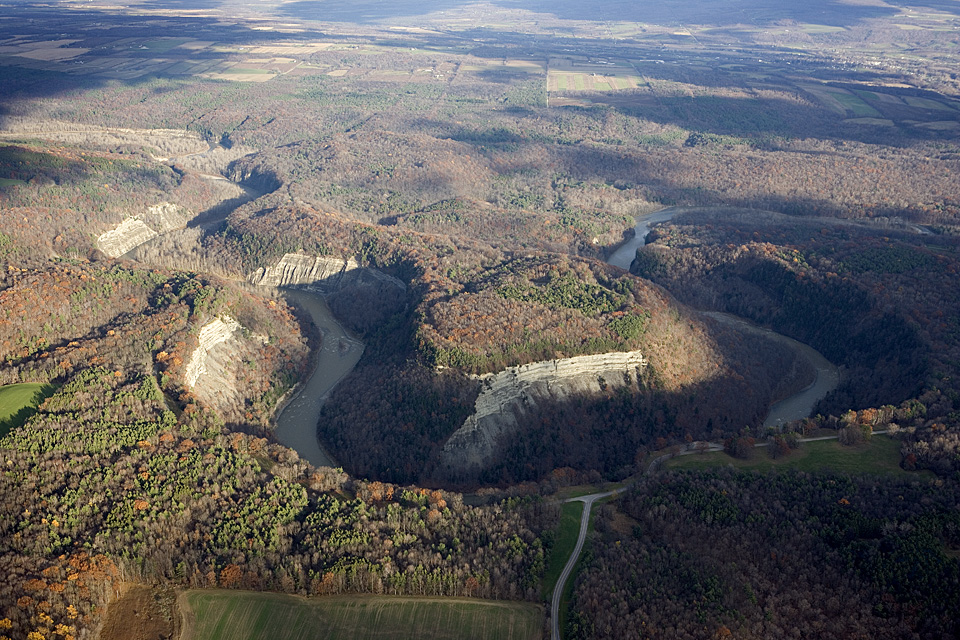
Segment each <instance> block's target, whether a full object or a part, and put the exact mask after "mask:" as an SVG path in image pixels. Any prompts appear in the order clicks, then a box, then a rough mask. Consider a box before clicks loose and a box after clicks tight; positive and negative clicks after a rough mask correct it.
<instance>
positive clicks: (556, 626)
mask: <svg viewBox="0 0 960 640" xmlns="http://www.w3.org/2000/svg"><path fill="white" fill-rule="evenodd" d="M721 449H722V447H721ZM671 455H672V454H669V453H665V454H663V455H662V456H657V457H656V458H654V459H653V460H651V461H650V464H649V465H647V471H646V475H648V476H649V475H651V474H653V473H656V472H657V471H658V470H659V469H660V465H661V464H663V461H664V460H667V459H668V458H670V456H671ZM638 481H639V478H636V479H634V480H631V481H630V482H628V483H627V484H625V485H623V486H622V487H619V488H617V489H614V490H612V491H601V492H600V493H591V494H590V495H587V496H577V497H576V498H567V499H566V500H564V502H582V503H583V514H582V515H581V516H580V535H579V536H577V545H576V546H575V547H574V548H573V553H571V554H570V559H569V560H567V564H566V565H564V567H563V571H562V572H561V573H560V578H558V579H557V584H556V586H554V587H553V597H552V598H551V599H550V638H551V640H560V598H561V597H562V596H563V585H565V584H566V583H567V578H569V577H570V572H571V571H573V567H574V565H576V564H577V558H579V557H580V552H581V551H583V543H584V541H586V539H587V528H588V527H589V526H590V513H591V511H592V509H593V503H594V502H595V501H597V500H600V499H602V498H606V497H609V496H612V495H613V494H615V493H618V492H621V491H626V490H627V489H629V488H630V487H632V486H633V485H635V484H636V483H637V482H638Z"/></svg>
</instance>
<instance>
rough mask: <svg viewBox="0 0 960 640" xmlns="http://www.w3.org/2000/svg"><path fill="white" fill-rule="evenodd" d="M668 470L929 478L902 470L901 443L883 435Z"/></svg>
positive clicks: (715, 456)
mask: <svg viewBox="0 0 960 640" xmlns="http://www.w3.org/2000/svg"><path fill="white" fill-rule="evenodd" d="M665 466H666V467H667V468H668V469H711V468H717V467H727V466H731V467H735V468H737V469H745V470H752V471H769V470H772V469H797V470H800V471H827V470H830V471H836V472H838V473H874V474H881V475H900V476H910V477H916V478H926V477H930V476H931V475H932V474H930V473H929V472H925V471H924V472H918V471H904V470H903V469H902V468H900V441H899V440H894V439H893V438H889V437H887V436H883V435H877V436H873V437H872V438H870V441H869V442H868V443H866V444H863V445H859V446H851V447H845V446H842V445H841V444H840V443H839V442H838V441H836V440H820V441H815V442H804V443H802V444H801V445H800V448H799V449H796V450H795V451H792V452H791V453H790V454H789V455H788V456H786V457H783V458H779V459H777V460H773V459H771V458H770V456H769V454H768V453H767V450H766V447H757V448H756V449H754V451H753V456H752V457H751V458H750V459H749V460H740V459H737V458H733V457H731V456H729V455H727V454H726V453H724V452H722V451H719V452H716V453H704V454H693V455H689V456H679V457H676V458H673V459H671V460H668V461H667V463H666V465H665Z"/></svg>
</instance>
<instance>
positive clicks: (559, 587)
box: [550, 430, 887, 640]
mask: <svg viewBox="0 0 960 640" xmlns="http://www.w3.org/2000/svg"><path fill="white" fill-rule="evenodd" d="M873 433H874V434H875V435H879V434H884V433H887V431H886V430H881V431H874V432H873ZM837 437H838V436H817V437H814V438H800V442H815V441H818V440H836V439H837ZM766 445H767V442H766V441H763V442H758V443H757V444H756V445H755V446H757V447H763V446H766ZM715 451H723V445H722V444H718V443H716V442H709V443H707V445H706V447H704V448H701V449H685V450H683V451H678V452H676V453H665V454H663V455H661V456H657V457H656V458H654V459H653V460H651V461H650V464H649V465H647V470H646V473H645V475H648V476H649V475H653V474H654V473H656V472H657V471H659V470H660V465H662V464H663V462H664V461H665V460H668V459H669V458H672V457H673V456H675V455H678V456H689V455H693V454H695V453H705V452H715ZM638 481H639V479H638V478H637V479H634V480H631V481H630V482H628V483H627V484H625V485H623V486H622V487H620V488H618V489H614V490H612V491H602V492H600V493H591V494H590V495H586V496H577V497H576V498H567V499H566V500H564V502H582V503H583V514H581V516H580V535H579V536H577V544H576V546H575V547H574V548H573V553H571V554H570V559H569V560H567V564H566V565H564V567H563V571H562V572H561V573H560V578H559V579H557V584H556V586H555V587H554V588H553V596H552V598H551V600H550V638H551V640H561V638H560V598H561V597H562V596H563V586H564V585H565V584H566V583H567V579H568V578H569V577H570V573H571V572H572V571H573V567H574V565H576V564H577V559H578V558H579V557H580V552H581V551H583V543H584V541H586V539H587V528H588V527H589V526H590V514H591V511H592V509H593V503H594V502H595V501H597V500H600V499H602V498H606V497H608V496H612V495H613V494H615V493H618V492H620V491H626V490H627V489H629V488H630V487H632V486H633V485H634V484H636V483H637V482H638Z"/></svg>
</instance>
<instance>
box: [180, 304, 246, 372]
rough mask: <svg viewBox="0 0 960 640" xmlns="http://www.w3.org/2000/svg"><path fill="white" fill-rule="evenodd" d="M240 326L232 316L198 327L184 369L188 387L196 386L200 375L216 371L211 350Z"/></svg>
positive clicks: (215, 319)
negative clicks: (196, 340)
mask: <svg viewBox="0 0 960 640" xmlns="http://www.w3.org/2000/svg"><path fill="white" fill-rule="evenodd" d="M239 328H240V323H239V322H237V321H236V320H234V319H233V318H229V317H224V318H214V319H213V320H211V321H210V322H208V323H207V324H205V325H203V327H201V329H200V336H199V341H200V343H199V344H198V345H197V348H196V349H195V350H194V352H193V355H191V356H190V362H188V363H187V368H186V370H185V371H184V378H185V382H186V384H187V386H188V387H191V388H194V389H195V388H196V387H197V383H198V382H199V380H200V377H201V376H203V375H204V374H206V373H208V372H210V371H214V372H215V371H217V370H218V367H215V366H210V365H214V364H216V363H215V361H214V360H215V358H214V357H213V351H214V349H215V347H217V345H220V344H222V343H224V342H226V341H227V340H229V339H230V338H232V337H233V334H234V332H235V331H236V330H237V329H239Z"/></svg>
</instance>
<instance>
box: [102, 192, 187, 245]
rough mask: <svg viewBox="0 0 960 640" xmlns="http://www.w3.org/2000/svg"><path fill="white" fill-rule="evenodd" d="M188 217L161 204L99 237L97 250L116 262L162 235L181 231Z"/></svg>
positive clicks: (168, 204)
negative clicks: (117, 259) (116, 259)
mask: <svg viewBox="0 0 960 640" xmlns="http://www.w3.org/2000/svg"><path fill="white" fill-rule="evenodd" d="M188 214H189V212H188V211H187V210H186V209H184V208H183V207H180V206H177V205H175V204H170V203H169V202H161V203H160V204H157V205H153V206H152V207H149V208H148V209H147V210H146V211H145V212H143V213H140V214H137V215H135V216H133V217H132V218H127V219H126V220H124V221H123V222H121V223H120V224H119V225H118V226H117V227H116V228H115V229H111V230H110V231H107V232H106V233H104V234H102V235H101V236H100V237H99V238H97V247H98V248H99V249H100V250H101V251H103V252H104V253H105V254H107V255H108V256H110V257H111V258H119V257H120V256H122V255H123V254H125V253H127V252H128V251H130V250H131V249H135V248H136V247H139V246H140V245H142V244H144V243H146V242H149V241H150V240H152V239H153V238H155V237H157V236H158V235H160V234H162V233H167V232H169V231H173V230H175V229H182V228H184V227H185V226H187V220H188Z"/></svg>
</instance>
